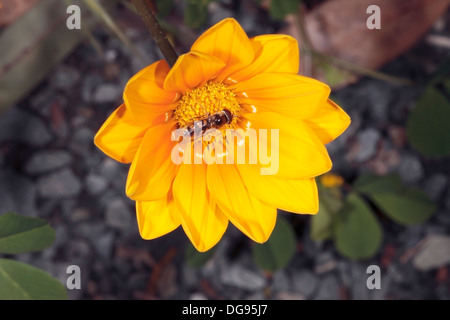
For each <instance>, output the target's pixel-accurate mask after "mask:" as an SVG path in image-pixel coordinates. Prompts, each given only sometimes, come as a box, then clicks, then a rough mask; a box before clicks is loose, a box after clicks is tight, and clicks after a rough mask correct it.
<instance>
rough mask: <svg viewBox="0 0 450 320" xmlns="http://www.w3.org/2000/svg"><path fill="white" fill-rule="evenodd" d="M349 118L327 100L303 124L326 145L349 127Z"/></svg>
mask: <svg viewBox="0 0 450 320" xmlns="http://www.w3.org/2000/svg"><path fill="white" fill-rule="evenodd" d="M350 122H351V120H350V117H349V116H348V114H347V113H345V111H344V110H342V109H341V108H340V107H339V106H338V105H337V104H336V103H334V102H333V101H331V100H330V99H328V100H327V102H326V103H324V104H323V105H322V107H321V108H320V109H319V111H318V112H317V113H316V114H315V115H314V116H312V117H311V118H309V119H307V120H305V123H306V124H307V125H308V126H309V127H310V128H311V129H312V130H313V131H314V133H315V134H316V135H317V136H318V137H319V139H320V140H321V141H322V143H324V144H326V143H329V142H331V141H333V140H334V139H336V138H337V137H339V136H340V135H341V134H342V133H343V132H344V131H345V129H347V128H348V126H349V125H350Z"/></svg>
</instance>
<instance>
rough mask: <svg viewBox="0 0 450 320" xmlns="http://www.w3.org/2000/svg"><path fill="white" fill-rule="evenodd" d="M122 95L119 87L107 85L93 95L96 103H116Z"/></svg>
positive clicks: (101, 86) (98, 88) (99, 87)
mask: <svg viewBox="0 0 450 320" xmlns="http://www.w3.org/2000/svg"><path fill="white" fill-rule="evenodd" d="M121 95H122V88H120V87H119V86H117V85H114V84H110V83H105V84H101V85H100V86H98V87H97V89H96V90H95V92H94V94H93V99H92V100H93V101H94V102H95V103H114V102H116V101H117V100H118V99H119V98H120V96H121Z"/></svg>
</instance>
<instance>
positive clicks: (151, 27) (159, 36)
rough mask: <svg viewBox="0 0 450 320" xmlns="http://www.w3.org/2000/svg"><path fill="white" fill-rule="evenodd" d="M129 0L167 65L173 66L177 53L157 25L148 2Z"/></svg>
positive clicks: (144, 0)
mask: <svg viewBox="0 0 450 320" xmlns="http://www.w3.org/2000/svg"><path fill="white" fill-rule="evenodd" d="M131 2H132V3H133V4H134V6H135V7H136V9H137V11H138V12H139V14H140V16H141V18H142V20H143V21H144V24H145V26H146V27H147V29H148V31H149V32H150V34H151V35H152V36H153V39H154V40H155V42H156V45H157V46H158V48H159V49H160V50H161V53H162V54H163V56H164V58H165V59H166V61H167V63H168V64H169V66H171V67H172V66H173V65H174V64H175V62H176V61H177V59H178V55H177V53H176V52H175V49H174V48H173V47H172V45H171V44H170V42H169V40H168V39H167V37H166V35H165V34H164V32H163V31H162V29H161V27H160V26H159V23H158V20H156V17H155V16H154V15H153V12H152V10H151V9H150V6H149V3H148V1H146V0H131Z"/></svg>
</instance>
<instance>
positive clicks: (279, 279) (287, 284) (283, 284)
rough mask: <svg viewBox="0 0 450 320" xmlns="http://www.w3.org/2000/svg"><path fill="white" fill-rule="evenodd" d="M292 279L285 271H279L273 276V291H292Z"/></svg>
mask: <svg viewBox="0 0 450 320" xmlns="http://www.w3.org/2000/svg"><path fill="white" fill-rule="evenodd" d="M291 283H292V281H291V279H290V278H289V276H288V275H287V274H286V272H285V271H284V270H278V271H276V272H275V273H274V274H273V278H272V289H273V290H274V291H279V292H284V291H290V290H291Z"/></svg>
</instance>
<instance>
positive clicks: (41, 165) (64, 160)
mask: <svg viewBox="0 0 450 320" xmlns="http://www.w3.org/2000/svg"><path fill="white" fill-rule="evenodd" d="M71 162H72V156H71V155H70V153H68V152H67V151H63V150H50V151H47V150H45V151H39V152H36V153H34V154H33V156H32V157H31V158H30V160H28V162H27V164H26V165H25V172H26V173H28V174H40V173H44V172H48V171H52V170H56V169H60V168H62V167H64V166H66V165H68V164H69V163H71Z"/></svg>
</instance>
